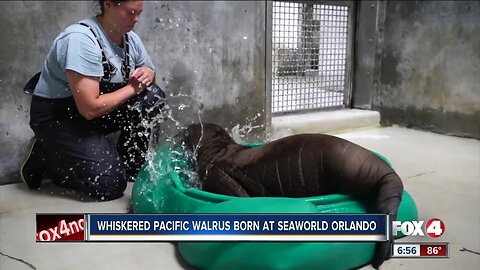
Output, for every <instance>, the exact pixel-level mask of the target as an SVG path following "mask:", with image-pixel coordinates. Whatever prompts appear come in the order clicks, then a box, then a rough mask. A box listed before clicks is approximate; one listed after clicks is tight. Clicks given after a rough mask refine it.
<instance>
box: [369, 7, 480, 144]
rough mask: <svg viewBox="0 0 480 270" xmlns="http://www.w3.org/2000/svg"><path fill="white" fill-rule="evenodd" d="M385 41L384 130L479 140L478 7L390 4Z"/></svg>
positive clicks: (375, 103) (380, 102)
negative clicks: (407, 129)
mask: <svg viewBox="0 0 480 270" xmlns="http://www.w3.org/2000/svg"><path fill="white" fill-rule="evenodd" d="M382 19H383V18H381V17H379V18H377V20H379V23H380V24H382ZM380 39H381V40H382V39H383V40H382V42H383V44H380V48H381V50H379V51H380V52H381V55H380V59H381V61H380V63H379V64H380V68H379V72H378V73H377V75H378V77H377V78H378V81H376V82H375V85H376V86H375V90H374V93H373V100H372V108H373V109H375V110H379V111H380V114H381V117H382V124H385V125H389V124H400V125H404V126H409V127H417V128H421V129H427V130H431V131H435V132H440V133H446V134H454V135H459V136H467V137H474V138H480V76H479V74H480V73H479V67H480V49H479V48H480V3H479V2H477V1H471V2H463V1H448V2H447V1H387V2H386V7H385V17H384V25H383V36H382V37H380Z"/></svg>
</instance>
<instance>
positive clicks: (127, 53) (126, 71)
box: [122, 34, 131, 83]
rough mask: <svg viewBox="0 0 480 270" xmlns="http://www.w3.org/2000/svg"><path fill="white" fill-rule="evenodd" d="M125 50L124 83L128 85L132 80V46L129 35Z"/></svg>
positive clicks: (126, 36) (126, 37)
mask: <svg viewBox="0 0 480 270" xmlns="http://www.w3.org/2000/svg"><path fill="white" fill-rule="evenodd" d="M124 40H125V44H124V45H125V50H124V56H123V61H122V75H123V82H124V83H127V82H128V80H129V79H130V71H131V70H130V44H129V41H128V34H125V39H124Z"/></svg>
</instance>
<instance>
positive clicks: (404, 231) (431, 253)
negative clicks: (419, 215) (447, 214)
mask: <svg viewBox="0 0 480 270" xmlns="http://www.w3.org/2000/svg"><path fill="white" fill-rule="evenodd" d="M444 233H445V223H444V222H443V221H442V220H441V219H439V218H431V219H429V220H427V221H422V220H419V221H403V222H402V221H392V235H393V237H394V238H395V239H396V240H395V242H394V243H393V244H392V257H393V258H448V257H449V243H448V242H442V241H441V237H442V235H443V234H444ZM405 236H408V238H404V239H401V238H402V237H405Z"/></svg>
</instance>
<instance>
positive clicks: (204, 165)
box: [183, 123, 246, 175]
mask: <svg viewBox="0 0 480 270" xmlns="http://www.w3.org/2000/svg"><path fill="white" fill-rule="evenodd" d="M183 137H184V138H183V141H184V142H185V146H186V148H187V149H188V150H190V151H192V152H193V153H194V155H195V158H196V160H197V169H198V170H199V173H200V175H203V173H204V172H205V171H206V170H208V167H209V165H210V164H213V163H214V162H217V161H221V160H226V159H228V158H230V157H231V156H232V154H233V153H235V152H237V151H239V150H241V149H244V148H246V147H245V146H242V145H239V144H237V143H236V142H235V141H234V140H233V138H232V137H231V136H230V135H229V134H228V132H227V131H226V130H225V129H223V128H222V127H220V126H219V125H216V124H212V123H202V124H192V125H190V126H188V127H187V129H186V131H185V132H184V134H183Z"/></svg>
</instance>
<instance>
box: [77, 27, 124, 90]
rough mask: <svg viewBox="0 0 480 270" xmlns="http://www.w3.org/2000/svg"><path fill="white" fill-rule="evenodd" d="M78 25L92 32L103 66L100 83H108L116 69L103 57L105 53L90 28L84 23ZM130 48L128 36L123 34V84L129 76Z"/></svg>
mask: <svg viewBox="0 0 480 270" xmlns="http://www.w3.org/2000/svg"><path fill="white" fill-rule="evenodd" d="M78 24H80V25H83V26H85V27H88V29H90V32H92V34H93V36H94V37H95V39H96V40H97V43H98V46H100V50H101V51H102V65H103V77H102V81H110V79H111V78H112V76H113V74H115V72H116V70H117V68H116V67H115V66H114V65H113V64H112V63H110V62H109V61H108V60H107V57H106V56H105V51H104V50H103V47H102V43H101V42H100V40H99V39H98V36H97V34H96V33H95V31H94V30H93V29H92V27H91V26H90V25H88V24H86V23H83V22H79V23H78ZM129 51H130V46H129V43H128V35H127V34H125V50H124V57H123V61H122V75H123V82H124V83H127V82H128V80H129V76H130V52H129Z"/></svg>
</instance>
